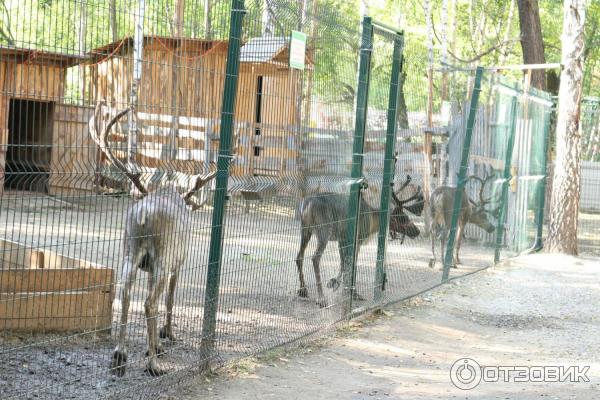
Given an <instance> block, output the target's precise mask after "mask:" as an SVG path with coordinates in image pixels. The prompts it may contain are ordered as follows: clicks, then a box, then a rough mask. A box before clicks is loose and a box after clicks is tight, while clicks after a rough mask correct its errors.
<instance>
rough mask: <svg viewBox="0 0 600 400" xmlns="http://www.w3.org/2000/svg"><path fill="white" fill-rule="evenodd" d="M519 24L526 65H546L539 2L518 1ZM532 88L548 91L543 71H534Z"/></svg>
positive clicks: (534, 0)
mask: <svg viewBox="0 0 600 400" xmlns="http://www.w3.org/2000/svg"><path fill="white" fill-rule="evenodd" d="M517 5H518V6H519V24H520V26H521V49H523V62H524V63H525V64H544V63H545V62H546V57H545V55H544V41H543V37H542V24H541V22H540V10H539V7H538V0H517ZM531 86H533V87H534V88H537V89H541V90H545V89H546V72H545V71H544V70H543V69H538V70H534V71H532V75H531Z"/></svg>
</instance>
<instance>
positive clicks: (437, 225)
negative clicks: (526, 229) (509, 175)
mask: <svg viewBox="0 0 600 400" xmlns="http://www.w3.org/2000/svg"><path fill="white" fill-rule="evenodd" d="M469 180H475V181H478V182H480V183H481V187H480V189H479V200H478V201H474V200H472V199H471V198H469V197H468V196H467V192H466V191H465V190H464V189H463V192H462V201H461V205H460V214H459V215H458V229H457V232H456V246H455V254H454V260H453V263H452V265H453V267H454V268H457V266H456V264H459V263H460V258H459V256H458V255H459V252H460V243H461V240H462V236H463V231H464V227H465V225H466V224H467V223H471V224H473V225H476V226H478V227H480V228H481V229H483V230H485V231H486V232H487V233H492V232H493V231H494V230H495V229H496V227H495V226H494V224H493V223H492V222H491V221H490V218H489V217H490V216H491V215H494V211H489V210H487V209H486V208H485V207H486V206H487V205H488V204H490V203H492V202H493V201H494V199H492V198H488V199H484V197H483V192H484V190H485V187H486V185H487V184H488V183H489V182H491V181H492V180H494V176H487V177H486V178H485V179H482V178H479V177H477V176H474V175H471V176H469V177H468V178H467V181H469ZM454 196H456V187H452V186H440V187H438V188H437V189H435V190H434V191H433V192H432V193H431V197H430V200H429V212H430V213H431V214H430V215H431V225H430V226H431V230H430V232H431V253H432V257H431V259H430V260H429V267H430V268H433V267H435V237H436V236H437V237H438V238H439V239H440V243H441V257H442V260H443V257H444V254H445V253H444V245H445V243H446V239H447V235H448V230H449V228H450V224H451V220H452V213H453V207H454ZM436 233H437V235H436Z"/></svg>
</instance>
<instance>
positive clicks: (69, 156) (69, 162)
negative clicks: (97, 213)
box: [49, 105, 96, 196]
mask: <svg viewBox="0 0 600 400" xmlns="http://www.w3.org/2000/svg"><path fill="white" fill-rule="evenodd" d="M92 113H93V109H92V108H91V107H81V106H69V105H56V107H55V109H54V131H53V136H54V140H53V146H52V157H51V163H50V179H49V192H50V194H51V195H56V196H60V195H74V194H85V193H90V192H92V191H93V190H94V175H95V171H96V144H95V143H94V142H93V140H92V139H91V138H90V135H89V132H88V121H89V119H90V117H91V116H92Z"/></svg>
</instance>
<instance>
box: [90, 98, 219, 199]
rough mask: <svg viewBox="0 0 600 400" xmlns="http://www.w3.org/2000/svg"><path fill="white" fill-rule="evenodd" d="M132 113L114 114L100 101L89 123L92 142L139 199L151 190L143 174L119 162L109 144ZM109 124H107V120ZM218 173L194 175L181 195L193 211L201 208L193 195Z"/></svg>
mask: <svg viewBox="0 0 600 400" xmlns="http://www.w3.org/2000/svg"><path fill="white" fill-rule="evenodd" d="M130 111H131V107H128V108H126V109H124V110H121V111H118V112H116V113H115V114H114V115H113V116H112V117H111V115H112V114H113V113H112V112H111V111H110V109H109V108H108V106H107V104H106V101H105V100H100V101H98V103H97V104H96V108H95V110H94V115H93V116H92V118H91V119H90V121H89V124H88V127H89V131H90V136H91V137H92V140H94V142H95V143H96V144H97V145H98V147H99V148H100V150H101V151H102V153H104V155H106V158H107V159H108V160H109V162H111V163H112V164H113V165H114V166H115V167H116V168H117V169H118V170H120V171H121V172H123V174H124V175H125V176H126V177H127V178H128V179H129V180H130V181H131V183H132V184H133V186H134V187H135V189H136V190H137V192H138V195H137V197H144V196H146V195H147V194H149V193H150V190H149V188H148V187H147V185H145V184H144V183H143V182H142V179H141V174H140V173H139V172H131V171H130V170H129V169H128V168H127V166H126V165H125V164H124V163H123V162H122V161H121V160H119V159H118V158H117V157H116V156H115V155H114V154H113V152H112V150H111V149H110V146H109V143H108V135H109V133H110V130H111V129H112V127H113V126H114V125H115V124H116V123H117V121H118V120H119V119H120V118H122V117H123V116H125V115H126V114H127V113H128V112H130ZM109 118H110V119H109ZM107 119H109V120H108V123H106V120H107ZM216 174H217V172H216V171H213V172H211V173H209V174H208V175H206V176H202V175H193V176H191V178H190V179H189V181H188V187H187V188H185V190H184V191H183V193H179V195H180V196H181V198H182V199H183V200H184V201H185V203H186V204H187V205H188V206H189V207H190V208H191V209H192V210H195V209H197V208H199V206H198V205H197V203H196V202H195V201H194V200H193V195H194V194H195V193H196V192H197V191H198V190H199V189H200V188H202V187H203V186H204V185H206V184H207V183H208V182H209V181H210V180H211V179H213V178H214V177H215V176H216Z"/></svg>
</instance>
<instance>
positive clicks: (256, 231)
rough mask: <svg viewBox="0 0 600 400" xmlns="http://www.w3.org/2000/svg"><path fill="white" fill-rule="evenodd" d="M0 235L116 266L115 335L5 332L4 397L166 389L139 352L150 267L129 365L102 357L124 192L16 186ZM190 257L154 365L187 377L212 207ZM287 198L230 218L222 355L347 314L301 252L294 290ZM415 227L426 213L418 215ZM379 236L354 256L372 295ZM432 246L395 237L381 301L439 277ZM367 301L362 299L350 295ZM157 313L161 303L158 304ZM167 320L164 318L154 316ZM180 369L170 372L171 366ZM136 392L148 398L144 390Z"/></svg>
mask: <svg viewBox="0 0 600 400" xmlns="http://www.w3.org/2000/svg"><path fill="white" fill-rule="evenodd" d="M0 200H1V201H0V237H1V238H6V239H9V240H14V241H17V242H19V243H23V244H28V245H31V246H34V247H40V248H47V249H51V250H54V251H57V252H60V253H62V254H65V255H68V256H71V257H74V258H80V259H84V260H88V261H92V262H96V263H98V264H101V265H105V266H109V267H112V268H114V269H115V271H116V274H115V278H116V279H117V285H116V301H115V303H114V305H113V330H112V334H111V335H102V334H96V333H95V332H88V333H85V334H77V335H75V334H69V335H65V334H63V335H58V334H31V333H29V332H20V333H16V334H15V333H12V332H0V360H1V361H2V362H3V367H2V373H0V399H2V400H4V399H12V398H27V399H34V398H44V399H65V398H73V399H90V398H97V397H101V396H106V395H110V394H113V393H119V392H122V393H121V395H120V397H121V398H128V397H136V395H138V394H139V393H143V392H145V391H148V392H151V391H156V390H159V389H162V388H163V387H164V386H165V384H164V383H163V382H164V381H163V380H157V379H152V378H151V377H149V376H148V374H147V373H146V372H145V371H144V365H145V357H144V353H145V350H146V333H145V320H144V314H143V301H144V299H145V293H146V286H147V285H146V276H145V275H146V274H143V273H142V274H138V279H139V282H138V283H136V285H134V289H133V292H132V304H131V307H130V318H129V324H128V334H127V346H128V350H129V360H128V361H129V362H130V363H131V365H130V366H129V367H128V371H127V374H126V376H125V377H123V378H118V379H117V378H115V377H114V376H112V375H110V374H109V373H108V366H109V364H110V359H111V356H112V351H113V349H114V346H115V339H116V329H115V328H116V326H117V325H116V323H117V321H118V317H119V314H120V305H119V302H118V297H119V296H118V294H119V293H118V291H119V289H120V286H121V285H120V282H119V281H120V265H121V262H122V261H121V260H122V245H121V235H122V229H123V227H122V221H123V217H124V215H125V209H126V207H127V205H128V203H129V202H128V201H126V200H125V199H119V198H111V197H95V196H87V197H81V198H69V199H65V200H67V202H65V201H61V200H56V199H50V198H48V197H46V196H43V195H35V194H30V193H29V194H28V193H21V194H19V195H18V196H16V195H15V196H8V195H5V196H4V197H3V198H2V199H0ZM193 215H194V217H193V218H194V220H193V222H192V224H193V226H194V231H193V233H192V238H191V244H190V251H189V254H190V257H189V260H188V261H187V262H186V263H185V265H184V266H183V267H182V270H181V276H180V279H179V283H178V290H177V295H176V302H175V307H174V314H175V316H174V323H175V327H174V329H175V335H176V336H177V337H178V339H179V341H178V342H176V343H175V344H173V345H170V344H169V343H168V342H166V343H165V346H166V351H167V353H168V354H166V355H165V357H162V358H161V362H162V363H163V364H165V366H167V367H169V368H170V370H171V371H173V372H180V373H181V374H185V373H186V371H189V368H190V367H191V366H192V365H193V364H195V363H198V362H199V361H200V359H201V358H202V354H201V353H200V351H199V350H200V343H201V337H202V333H201V332H202V316H203V312H204V307H203V306H204V304H203V303H204V294H205V293H204V284H205V279H206V271H207V258H208V243H209V239H210V229H209V226H210V216H211V210H210V209H208V208H207V209H203V210H199V211H198V212H196V213H194V214H193ZM293 215H294V209H293V204H289V203H288V204H286V203H285V202H284V200H283V199H282V200H279V201H277V202H272V203H270V204H266V205H265V206H264V207H261V208H259V209H256V208H255V207H252V208H251V210H250V213H249V214H245V213H244V210H243V206H241V205H240V204H239V202H238V203H234V205H233V206H232V207H231V209H230V212H229V213H228V216H227V222H226V234H225V236H226V238H225V241H224V248H225V252H224V254H223V270H222V277H221V294H220V298H219V313H218V315H217V317H218V321H217V322H218V324H217V349H218V351H219V355H220V356H221V357H222V359H224V360H231V359H234V358H239V357H242V356H246V355H249V354H256V353H258V352H261V351H265V350H267V349H270V348H272V347H274V346H277V345H280V344H283V343H287V342H290V341H293V340H296V339H298V338H299V337H302V336H304V335H307V334H311V333H313V332H316V331H318V330H321V329H325V328H327V327H329V326H331V325H332V324H334V323H335V322H336V321H338V320H340V318H342V309H341V303H342V302H341V297H340V294H341V292H342V291H341V290H338V291H337V292H333V291H332V290H330V289H325V292H326V296H327V299H328V303H329V307H327V308H325V309H320V308H319V307H317V306H316V304H315V301H314V300H315V294H316V293H315V292H316V289H315V287H314V274H313V271H312V266H311V262H310V257H311V255H312V254H313V252H314V250H315V247H316V245H315V240H313V241H312V242H311V245H310V246H309V248H308V249H307V252H306V257H307V260H306V262H305V267H304V268H305V274H306V278H307V283H308V287H309V295H310V296H311V297H310V298H309V299H302V298H299V297H298V296H297V295H296V290H297V288H298V281H297V279H298V278H297V272H296V265H295V258H296V253H297V251H298V244H299V243H298V242H299V230H300V227H299V223H298V221H296V220H295V219H294V218H293ZM417 223H418V224H419V226H420V227H421V228H422V225H423V222H422V219H421V220H419V221H417ZM336 247H337V246H336V244H335V243H332V244H330V245H329V246H328V248H327V251H326V252H325V254H324V256H323V259H322V261H321V267H322V276H323V279H324V280H325V281H327V280H328V279H329V278H330V277H333V276H335V275H336V274H337V270H338V266H339V255H338V250H337V248H336ZM376 253H377V241H376V240H371V241H370V242H369V243H367V244H366V245H364V246H363V247H362V248H361V250H360V254H359V257H358V262H357V265H358V272H357V287H358V291H359V293H361V294H362V295H363V296H364V297H365V298H367V299H370V298H372V296H373V293H374V283H373V282H374V276H375V260H376ZM462 255H463V257H462V259H463V262H464V263H465V265H463V266H461V268H460V269H454V270H452V274H453V275H454V276H456V275H460V274H464V273H468V272H472V271H474V270H475V269H477V268H480V267H483V266H485V265H489V263H490V262H491V261H492V258H493V252H492V251H491V250H490V249H489V248H484V247H481V246H478V245H477V244H469V243H465V246H464V248H463V251H462ZM429 256H430V250H429V243H428V241H427V240H425V239H424V238H422V237H421V238H419V239H418V240H410V239H406V241H405V242H404V244H401V243H400V240H396V241H394V242H390V243H389V245H388V258H387V260H388V265H387V277H388V279H387V287H386V296H387V297H386V300H393V299H400V298H403V297H405V296H408V295H411V294H414V293H418V292H420V291H422V290H425V289H427V288H430V287H432V286H434V285H436V284H438V283H439V282H440V279H441V274H440V271H439V269H438V270H432V269H430V268H428V266H427V261H428V259H429ZM354 305H355V306H357V307H366V306H368V305H369V303H368V302H356V303H354ZM160 312H161V317H160V318H161V319H162V318H163V317H164V307H162V304H161V308H160ZM161 323H162V322H159V324H161ZM173 375H177V374H173ZM142 397H143V396H142Z"/></svg>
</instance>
